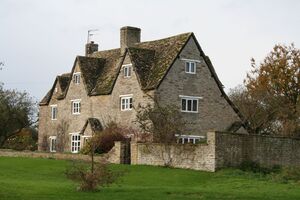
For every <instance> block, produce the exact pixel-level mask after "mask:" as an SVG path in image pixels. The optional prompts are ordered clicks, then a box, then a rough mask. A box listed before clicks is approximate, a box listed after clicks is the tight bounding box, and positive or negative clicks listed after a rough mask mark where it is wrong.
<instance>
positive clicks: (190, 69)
mask: <svg viewBox="0 0 300 200" xmlns="http://www.w3.org/2000/svg"><path fill="white" fill-rule="evenodd" d="M196 66H197V65H196V62H195V61H185V73H188V74H196Z"/></svg>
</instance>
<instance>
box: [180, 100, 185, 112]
mask: <svg viewBox="0 0 300 200" xmlns="http://www.w3.org/2000/svg"><path fill="white" fill-rule="evenodd" d="M181 110H186V99H181Z"/></svg>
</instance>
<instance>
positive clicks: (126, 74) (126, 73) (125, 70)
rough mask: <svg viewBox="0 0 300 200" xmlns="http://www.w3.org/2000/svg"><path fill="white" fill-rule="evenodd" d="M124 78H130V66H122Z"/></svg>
mask: <svg viewBox="0 0 300 200" xmlns="http://www.w3.org/2000/svg"><path fill="white" fill-rule="evenodd" d="M122 68H123V74H124V78H130V77H131V73H132V64H125V65H122Z"/></svg>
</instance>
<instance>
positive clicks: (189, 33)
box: [134, 32, 193, 45]
mask: <svg viewBox="0 0 300 200" xmlns="http://www.w3.org/2000/svg"><path fill="white" fill-rule="evenodd" d="M192 34H193V32H186V33H180V34H177V35H173V36H170V37H166V38H161V39H156V40H148V41H144V42H138V43H134V45H139V44H145V43H149V42H159V41H162V40H166V39H171V38H175V37H179V36H183V35H192Z"/></svg>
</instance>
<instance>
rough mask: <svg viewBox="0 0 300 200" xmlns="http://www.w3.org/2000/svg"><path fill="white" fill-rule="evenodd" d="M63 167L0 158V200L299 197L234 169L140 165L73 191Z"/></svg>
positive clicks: (295, 188) (291, 187)
mask: <svg viewBox="0 0 300 200" xmlns="http://www.w3.org/2000/svg"><path fill="white" fill-rule="evenodd" d="M66 165H68V162H67V161H64V160H53V159H52V160H50V159H41V158H20V157H19V158H13V157H0V171H1V173H0V183H1V184H0V199H5V200H16V199H22V200H32V199H37V198H38V199H42V200H57V199H64V200H75V199H84V200H95V199H101V200H119V199H124V200H140V199H143V200H152V199H156V200H162V199H174V200H181V199H189V200H198V199H201V200H211V199H220V200H232V199H236V200H238V199H239V200H241V199H242V200H253V199H255V200H258V199H259V200H270V199H272V200H286V199H300V190H299V185H298V184H294V183H291V182H289V183H287V184H282V183H279V182H273V181H271V180H270V179H268V178H267V177H264V176H259V175H256V174H254V175H253V176H252V175H251V174H250V173H248V172H243V171H241V170H238V169H222V170H220V171H217V172H214V173H211V172H202V171H196V170H187V169H173V168H172V169H170V168H163V167H154V166H141V165H109V169H111V170H114V171H126V173H125V174H124V176H122V179H121V181H117V183H118V184H112V185H110V187H104V188H102V189H101V192H76V191H74V190H75V189H74V183H73V182H71V181H70V180H69V179H67V178H66V176H62V174H63V173H64V172H65V169H66ZM249 174H250V175H249ZM76 184H77V182H76ZM72 187H73V188H72ZM20 194H21V195H22V196H21V197H20Z"/></svg>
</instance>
